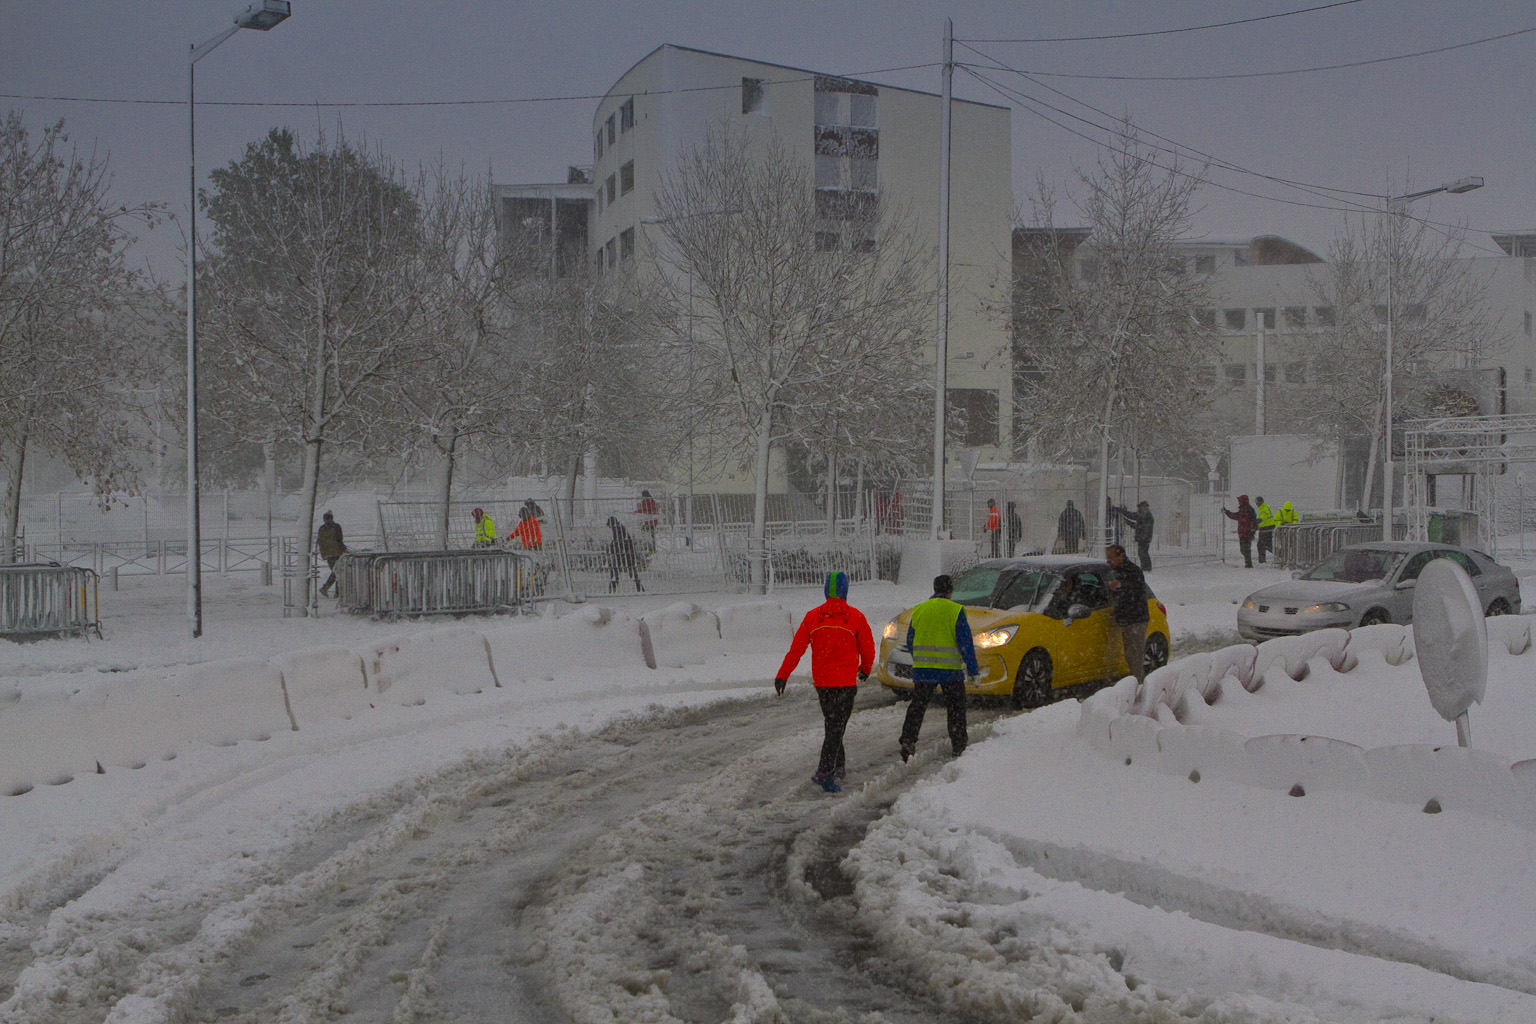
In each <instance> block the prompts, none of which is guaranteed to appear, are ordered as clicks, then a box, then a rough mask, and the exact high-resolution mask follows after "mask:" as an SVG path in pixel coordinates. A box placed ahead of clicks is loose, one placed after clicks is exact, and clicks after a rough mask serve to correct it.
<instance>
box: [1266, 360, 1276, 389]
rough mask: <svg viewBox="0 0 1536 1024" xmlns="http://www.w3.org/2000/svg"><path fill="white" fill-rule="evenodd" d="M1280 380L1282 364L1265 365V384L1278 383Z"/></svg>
mask: <svg viewBox="0 0 1536 1024" xmlns="http://www.w3.org/2000/svg"><path fill="white" fill-rule="evenodd" d="M1279 379H1280V364H1279V363H1265V364H1264V383H1265V384H1273V383H1274V382H1275V381H1277V380H1279Z"/></svg>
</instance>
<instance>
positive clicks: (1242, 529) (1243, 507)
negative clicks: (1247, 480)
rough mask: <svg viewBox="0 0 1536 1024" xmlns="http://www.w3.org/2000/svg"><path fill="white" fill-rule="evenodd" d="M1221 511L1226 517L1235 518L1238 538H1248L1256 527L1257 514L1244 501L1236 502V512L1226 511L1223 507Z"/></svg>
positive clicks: (1257, 522)
mask: <svg viewBox="0 0 1536 1024" xmlns="http://www.w3.org/2000/svg"><path fill="white" fill-rule="evenodd" d="M1221 512H1222V515H1224V516H1226V517H1227V518H1228V519H1232V520H1236V522H1237V539H1238V540H1248V539H1249V538H1251V537H1252V536H1253V534H1254V531H1255V530H1257V529H1258V526H1259V514H1258V513H1257V512H1255V511H1254V509H1253V506H1252V505H1250V504H1248V503H1247V502H1246V501H1244V502H1239V503H1238V506H1237V511H1236V512H1228V511H1227V510H1226V509H1225V508H1223V509H1222V510H1221Z"/></svg>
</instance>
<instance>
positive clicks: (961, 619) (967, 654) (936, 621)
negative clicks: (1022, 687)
mask: <svg viewBox="0 0 1536 1024" xmlns="http://www.w3.org/2000/svg"><path fill="white" fill-rule="evenodd" d="M954 592H955V585H954V583H953V581H951V580H950V578H949V577H948V576H935V577H934V579H933V596H932V597H930V598H929V599H928V600H926V601H924V602H923V603H922V604H920V605H918V606H917V607H916V608H913V609H912V619H911V624H910V625H909V626H907V649H908V650H910V651H911V652H912V702H911V703H910V704H908V705H907V717H906V719H905V720H904V721H903V722H902V724H901V748H900V749H901V759H902V760H903V761H907V760H909V759H910V758H911V757H912V755H913V754H914V753H916V752H917V734H918V732H919V731H920V730H921V729H922V727H923V715H924V714H926V713H927V711H928V702H929V701H930V700H932V699H933V688H934V687H935V686H939V687H942V688H943V690H944V702H945V703H946V704H947V705H948V706H949V744H950V748H951V749H952V750H954V752H955V756H956V757H959V756H960V755H961V754H962V753H964V752H965V746H966V729H965V681H966V679H967V678H970V679H972V680H974V679H975V678H976V677H977V676H978V675H980V674H981V669H980V667H978V666H977V664H976V645H975V644H974V643H973V642H972V640H971V626H970V623H968V622H966V620H965V607H964V606H963V605H961V604H960V603H959V602H957V601H951V600H950V595H951V594H953V593H954Z"/></svg>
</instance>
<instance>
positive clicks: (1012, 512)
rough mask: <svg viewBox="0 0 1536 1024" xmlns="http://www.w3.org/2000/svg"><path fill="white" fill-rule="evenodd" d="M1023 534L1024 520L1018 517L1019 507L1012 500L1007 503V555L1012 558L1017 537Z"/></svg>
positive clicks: (1017, 542)
mask: <svg viewBox="0 0 1536 1024" xmlns="http://www.w3.org/2000/svg"><path fill="white" fill-rule="evenodd" d="M1023 536H1024V521H1023V520H1022V519H1020V518H1019V507H1018V505H1017V504H1016V503H1014V502H1011V501H1010V502H1009V503H1008V557H1009V558H1012V557H1013V555H1014V552H1015V551H1016V550H1017V549H1018V546H1019V539H1020V538H1021V537H1023Z"/></svg>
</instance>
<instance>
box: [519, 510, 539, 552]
mask: <svg viewBox="0 0 1536 1024" xmlns="http://www.w3.org/2000/svg"><path fill="white" fill-rule="evenodd" d="M512 536H513V537H514V538H516V539H517V540H518V541H519V542H521V543H522V545H523V550H524V551H543V550H544V531H543V530H541V529H539V521H538V520H537V519H535V518H533V513H531V512H529V511H528V509H527V507H526V506H524V507H523V508H520V509H518V510H517V529H515V530H513V531H512Z"/></svg>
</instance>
